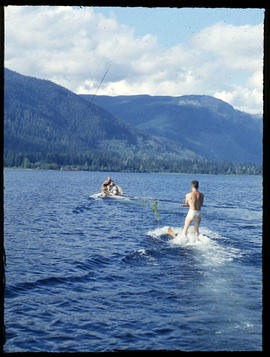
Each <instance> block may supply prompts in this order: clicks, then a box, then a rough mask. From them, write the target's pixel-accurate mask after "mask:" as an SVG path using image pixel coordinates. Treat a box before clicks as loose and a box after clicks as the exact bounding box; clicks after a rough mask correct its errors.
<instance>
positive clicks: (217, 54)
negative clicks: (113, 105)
mask: <svg viewBox="0 0 270 357" xmlns="http://www.w3.org/2000/svg"><path fill="white" fill-rule="evenodd" d="M263 21H264V9H229V8H223V9H222V8H143V7H141V8H129V7H125V8H121V7H81V8H80V7H70V6H8V7H6V8H5V66H6V67H7V68H9V69H11V70H14V71H17V72H19V73H21V74H24V75H29V76H33V77H37V78H41V79H48V80H51V81H53V82H55V83H57V84H59V85H62V86H64V87H66V88H67V89H70V90H71V91H73V92H75V93H84V94H86V93H88V94H93V93H96V92H97V89H98V92H97V94H100V95H101V94H102V95H113V96H114V95H136V94H149V95H166V96H168V95H169V96H181V95H189V94H199V95H201V94H205V95H211V96H214V97H216V98H219V99H222V100H224V101H226V102H227V103H229V104H231V105H233V106H234V107H235V108H236V109H239V110H243V111H246V112H249V113H254V114H255V113H262V110H263ZM18 29H20V30H19V31H18ZM105 73H106V76H105V78H104V80H103V81H102V84H101V85H100V83H101V80H102V78H103V77H104V74H105Z"/></svg>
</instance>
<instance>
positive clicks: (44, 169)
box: [4, 167, 263, 177]
mask: <svg viewBox="0 0 270 357" xmlns="http://www.w3.org/2000/svg"><path fill="white" fill-rule="evenodd" d="M4 170H27V171H64V172H82V171H84V172H104V173H106V172H108V173H111V172H119V173H131V174H132V173H137V174H172V175H211V176H258V177H262V176H263V174H262V173H260V174H247V173H229V174H228V173H227V174H225V173H205V172H196V173H195V172H172V171H167V172H166V171H132V170H106V169H104V170H101V169H94V170H84V169H79V168H76V167H74V168H70V169H69V168H58V169H46V168H25V167H4Z"/></svg>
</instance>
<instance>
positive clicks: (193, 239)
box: [147, 226, 240, 265]
mask: <svg viewBox="0 0 270 357" xmlns="http://www.w3.org/2000/svg"><path fill="white" fill-rule="evenodd" d="M168 228H169V227H168V226H164V227H161V228H157V229H155V230H154V231H149V232H148V233H147V234H148V235H150V236H151V237H154V238H157V239H161V238H162V236H164V235H167V232H168ZM172 229H173V232H174V233H175V234H176V237H175V238H171V239H169V240H168V244H170V246H171V247H182V248H185V249H191V250H192V251H193V252H194V255H196V256H197V257H198V258H199V259H200V262H201V264H207V265H220V264H224V263H225V262H228V261H232V260H233V259H235V258H239V257H240V251H239V250H238V249H234V248H232V247H229V246H227V247H224V246H222V245H221V244H220V243H219V242H218V240H220V239H225V238H224V237H221V236H220V235H219V234H218V233H217V232H214V231H211V230H209V229H207V228H204V227H201V228H200V234H199V236H197V235H196V234H195V233H192V232H191V231H189V232H188V234H187V236H185V235H184V234H183V228H179V227H173V228H172Z"/></svg>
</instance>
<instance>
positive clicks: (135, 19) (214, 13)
mask: <svg viewBox="0 0 270 357" xmlns="http://www.w3.org/2000/svg"><path fill="white" fill-rule="evenodd" d="M96 9H97V10H98V11H99V12H101V13H102V14H104V15H105V16H109V15H110V14H111V13H113V14H114V15H115V16H116V18H117V21H118V22H119V23H122V24H126V25H130V26H133V27H134V28H135V34H136V36H139V37H140V36H143V35H145V34H147V33H150V34H152V35H154V36H157V37H158V41H159V43H160V45H162V46H164V47H170V46H174V45H177V44H178V43H179V42H185V41H187V40H188V39H189V38H190V37H191V36H192V35H194V34H195V33H197V32H199V31H200V30H201V29H202V28H205V27H208V26H211V25H213V24H215V23H217V22H224V23H229V24H232V25H236V26H240V25H247V24H249V25H258V24H260V23H262V22H263V18H264V9H259V8H258V9H256V8H253V9H251V8H249V9H232V8H194V7H193V8H160V7H159V8H158V7H157V8H147V7H138V8H137V7H97V8H96Z"/></svg>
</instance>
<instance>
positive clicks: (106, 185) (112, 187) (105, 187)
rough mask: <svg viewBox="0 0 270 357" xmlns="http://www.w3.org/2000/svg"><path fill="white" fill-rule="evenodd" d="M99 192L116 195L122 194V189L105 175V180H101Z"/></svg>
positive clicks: (104, 194) (105, 194)
mask: <svg viewBox="0 0 270 357" xmlns="http://www.w3.org/2000/svg"><path fill="white" fill-rule="evenodd" d="M101 193H102V195H103V196H110V195H113V196H116V195H121V196H122V195H123V191H122V189H121V187H120V186H118V185H116V184H115V183H114V182H113V181H112V179H111V177H110V176H108V177H107V180H106V181H105V182H103V184H102V185H101Z"/></svg>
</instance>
